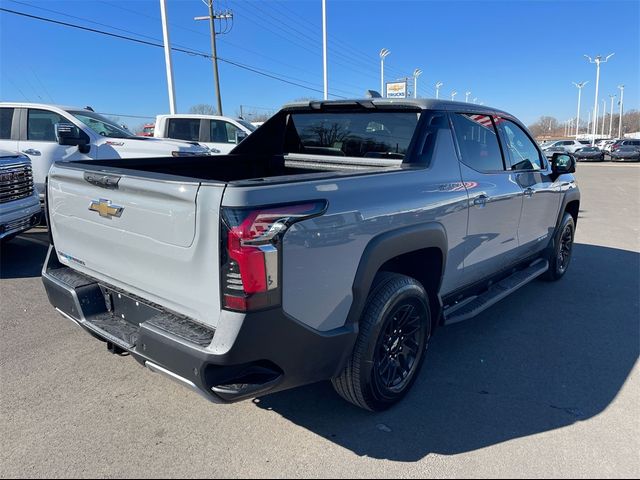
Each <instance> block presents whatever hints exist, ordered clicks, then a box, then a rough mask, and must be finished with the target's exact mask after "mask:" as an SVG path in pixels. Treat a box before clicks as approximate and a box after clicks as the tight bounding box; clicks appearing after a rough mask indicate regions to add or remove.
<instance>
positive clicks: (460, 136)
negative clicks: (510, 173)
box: [452, 113, 504, 172]
mask: <svg viewBox="0 0 640 480" xmlns="http://www.w3.org/2000/svg"><path fill="white" fill-rule="evenodd" d="M452 120H453V127H454V129H455V136H456V139H457V141H458V146H459V148H460V155H461V157H462V162H463V163H464V164H466V165H468V166H469V167H471V168H473V169H474V170H478V171H480V172H492V171H500V170H502V171H503V170H504V163H503V161H502V153H501V152H500V145H499V144H498V135H497V134H496V130H495V128H494V126H493V122H492V120H491V117H490V116H489V115H476V114H466V113H456V114H453V115H452Z"/></svg>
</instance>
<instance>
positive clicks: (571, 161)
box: [551, 152, 576, 177]
mask: <svg viewBox="0 0 640 480" xmlns="http://www.w3.org/2000/svg"><path fill="white" fill-rule="evenodd" d="M551 171H552V172H553V174H554V175H555V176H556V177H557V176H560V175H562V174H563V173H574V172H575V171H576V160H575V158H573V155H570V154H568V153H561V152H556V153H554V154H553V157H551Z"/></svg>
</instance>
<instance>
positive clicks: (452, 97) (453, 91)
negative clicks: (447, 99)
mask: <svg viewBox="0 0 640 480" xmlns="http://www.w3.org/2000/svg"><path fill="white" fill-rule="evenodd" d="M457 94H458V92H456V91H455V90H452V91H451V100H453V99H454V98H456V95H457Z"/></svg>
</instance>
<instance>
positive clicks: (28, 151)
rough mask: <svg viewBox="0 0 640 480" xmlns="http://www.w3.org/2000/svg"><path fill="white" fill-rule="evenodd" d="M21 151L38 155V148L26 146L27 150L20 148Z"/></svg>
mask: <svg viewBox="0 0 640 480" xmlns="http://www.w3.org/2000/svg"><path fill="white" fill-rule="evenodd" d="M22 153H26V154H27V155H40V150H35V149H33V148H28V149H27V150H22Z"/></svg>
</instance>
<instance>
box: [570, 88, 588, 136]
mask: <svg viewBox="0 0 640 480" xmlns="http://www.w3.org/2000/svg"><path fill="white" fill-rule="evenodd" d="M571 83H573V84H574V85H575V86H576V88H577V89H578V113H577V114H576V139H577V138H578V130H579V129H580V97H581V96H582V88H583V87H584V86H585V85H586V84H587V83H589V82H580V83H576V82H571Z"/></svg>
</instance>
